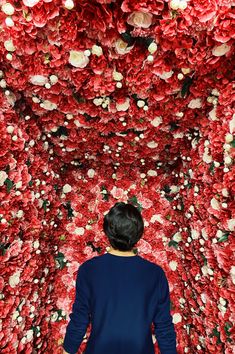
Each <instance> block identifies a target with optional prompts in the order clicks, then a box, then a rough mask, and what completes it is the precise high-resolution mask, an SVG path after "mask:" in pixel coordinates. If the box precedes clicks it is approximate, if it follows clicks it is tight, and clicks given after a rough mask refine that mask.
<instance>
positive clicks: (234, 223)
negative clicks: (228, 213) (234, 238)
mask: <svg viewBox="0 0 235 354" xmlns="http://www.w3.org/2000/svg"><path fill="white" fill-rule="evenodd" d="M227 224H228V229H229V230H230V231H235V219H229V220H228V221H227Z"/></svg>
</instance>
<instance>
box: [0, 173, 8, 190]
mask: <svg viewBox="0 0 235 354" xmlns="http://www.w3.org/2000/svg"><path fill="white" fill-rule="evenodd" d="M7 178H8V174H7V173H6V172H5V171H0V187H2V186H3V185H4V182H5V180H6V179H7Z"/></svg>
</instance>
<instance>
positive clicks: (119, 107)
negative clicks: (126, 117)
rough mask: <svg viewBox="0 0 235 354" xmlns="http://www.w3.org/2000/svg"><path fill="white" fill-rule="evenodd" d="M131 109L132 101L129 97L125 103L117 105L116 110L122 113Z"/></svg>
mask: <svg viewBox="0 0 235 354" xmlns="http://www.w3.org/2000/svg"><path fill="white" fill-rule="evenodd" d="M129 107H130V99H129V98H128V97H127V98H126V100H125V102H123V103H116V109H117V111H118V112H120V111H127V110H128V108H129Z"/></svg>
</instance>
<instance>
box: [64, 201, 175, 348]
mask: <svg viewBox="0 0 235 354" xmlns="http://www.w3.org/2000/svg"><path fill="white" fill-rule="evenodd" d="M118 204H120V203H118ZM123 204H124V203H123ZM125 228H126V227H125ZM106 231H107V230H106ZM140 233H141V232H140ZM129 234H131V231H130V230H129ZM141 234H142V233H141ZM109 236H110V233H109ZM111 252H113V253H114V254H112V253H105V254H103V255H101V256H96V257H93V258H92V259H90V260H88V261H86V262H84V263H83V264H82V265H81V266H80V267H79V271H78V276H77V281H76V299H75V302H74V305H73V313H72V314H71V315H70V318H71V321H70V323H69V325H68V327H67V331H66V336H65V340H64V348H65V350H66V351H67V352H69V353H71V354H72V353H76V351H77V349H78V347H79V346H80V343H81V341H82V339H83V336H84V335H85V333H86V329H87V326H88V324H89V322H91V324H92V328H91V335H90V337H89V339H88V342H87V346H86V350H85V352H84V354H154V346H153V341H152V333H151V325H152V323H153V324H154V328H155V334H156V337H157V341H158V344H159V347H160V350H161V353H162V354H175V353H176V333H175V330H174V325H173V323H172V316H171V314H170V297H169V285H168V281H167V278H166V276H165V273H164V271H163V269H162V268H161V267H160V266H159V265H156V264H154V263H152V262H150V261H148V260H146V259H144V258H142V257H140V256H139V255H135V254H134V253H132V254H131V253H130V252H129V253H128V252H121V251H115V250H114V251H111ZM115 252H116V254H115ZM120 254H122V255H120ZM124 254H125V255H124ZM130 254H131V255H130Z"/></svg>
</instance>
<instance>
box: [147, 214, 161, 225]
mask: <svg viewBox="0 0 235 354" xmlns="http://www.w3.org/2000/svg"><path fill="white" fill-rule="evenodd" d="M155 221H157V222H159V223H160V224H163V223H164V220H163V218H162V216H161V214H154V215H153V216H152V217H151V219H150V222H152V223H155Z"/></svg>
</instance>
